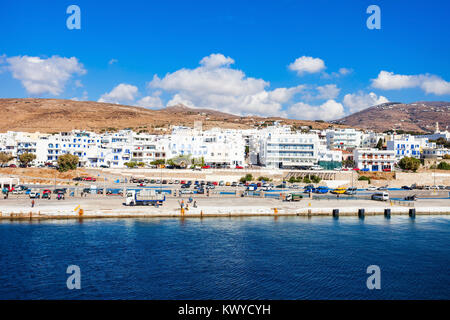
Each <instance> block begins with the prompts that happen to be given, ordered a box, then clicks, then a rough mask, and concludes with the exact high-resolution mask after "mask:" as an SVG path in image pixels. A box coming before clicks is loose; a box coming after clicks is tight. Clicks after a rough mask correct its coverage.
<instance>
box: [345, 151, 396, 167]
mask: <svg viewBox="0 0 450 320" xmlns="http://www.w3.org/2000/svg"><path fill="white" fill-rule="evenodd" d="M353 161H354V162H355V166H356V167H357V168H359V169H360V170H367V171H393V170H394V163H395V162H396V159H395V153H394V151H393V150H378V149H372V148H356V149H354V150H353Z"/></svg>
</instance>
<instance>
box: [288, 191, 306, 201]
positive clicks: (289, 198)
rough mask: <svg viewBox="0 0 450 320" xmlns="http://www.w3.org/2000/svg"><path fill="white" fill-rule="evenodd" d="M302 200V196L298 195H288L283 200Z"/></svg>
mask: <svg viewBox="0 0 450 320" xmlns="http://www.w3.org/2000/svg"><path fill="white" fill-rule="evenodd" d="M302 198H303V195H302V194H300V193H289V194H287V195H286V197H285V198H284V200H285V201H300V200H301V199H302Z"/></svg>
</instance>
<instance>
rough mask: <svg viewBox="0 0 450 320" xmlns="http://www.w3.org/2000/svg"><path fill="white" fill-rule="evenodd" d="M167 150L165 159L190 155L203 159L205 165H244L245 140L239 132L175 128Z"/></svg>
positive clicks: (216, 129) (217, 129)
mask: <svg viewBox="0 0 450 320" xmlns="http://www.w3.org/2000/svg"><path fill="white" fill-rule="evenodd" d="M169 150H170V152H169V154H168V155H167V158H174V157H177V156H183V155H190V156H191V157H192V158H203V159H204V162H205V164H206V165H215V166H230V167H234V166H244V165H245V139H244V137H243V135H242V133H241V132H240V131H239V130H231V129H228V130H225V129H219V128H214V129H211V130H208V131H200V130H196V129H190V128H175V129H174V130H173V131H172V134H171V135H170V145H169Z"/></svg>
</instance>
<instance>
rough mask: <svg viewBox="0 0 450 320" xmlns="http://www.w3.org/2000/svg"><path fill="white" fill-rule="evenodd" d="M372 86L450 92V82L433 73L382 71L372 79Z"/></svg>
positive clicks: (440, 93) (441, 92)
mask: <svg viewBox="0 0 450 320" xmlns="http://www.w3.org/2000/svg"><path fill="white" fill-rule="evenodd" d="M372 87H374V88H378V89H383V90H398V89H406V88H421V89H422V90H423V91H424V92H425V93H433V94H435V95H446V94H450V82H448V81H445V80H444V79H442V78H441V77H439V76H436V75H432V74H419V75H401V74H394V73H393V72H388V71H380V73H379V74H378V77H377V78H376V79H372Z"/></svg>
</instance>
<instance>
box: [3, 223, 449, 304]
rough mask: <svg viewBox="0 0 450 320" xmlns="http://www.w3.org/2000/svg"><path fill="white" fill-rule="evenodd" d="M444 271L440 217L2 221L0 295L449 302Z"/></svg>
mask: <svg viewBox="0 0 450 320" xmlns="http://www.w3.org/2000/svg"><path fill="white" fill-rule="evenodd" d="M69 265H77V266H79V267H80V271H81V289H80V290H77V289H73V290H69V289H68V288H67V286H66V280H67V278H68V277H69V276H70V275H69V274H67V273H66V270H67V267H68V266H69ZM369 265H377V266H379V267H380V270H381V289H380V290H369V289H368V288H367V286H366V280H367V278H368V277H369V276H370V275H369V274H367V273H366V269H367V267H368V266H369ZM449 270H450V217H448V216H417V217H416V218H415V219H410V218H409V217H407V216H392V218H391V219H385V218H384V217H382V216H376V217H372V216H370V217H366V218H365V219H364V220H360V219H358V218H357V217H340V218H339V219H337V220H336V219H333V218H331V217H312V218H309V219H308V218H304V217H278V218H272V217H254V218H250V217H245V218H205V219H184V220H180V219H99V220H89V219H85V220H62V221H59V220H49V221H41V222H37V221H32V222H24V221H22V222H12V221H1V222H0V299H449V298H450V272H449Z"/></svg>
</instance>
